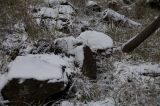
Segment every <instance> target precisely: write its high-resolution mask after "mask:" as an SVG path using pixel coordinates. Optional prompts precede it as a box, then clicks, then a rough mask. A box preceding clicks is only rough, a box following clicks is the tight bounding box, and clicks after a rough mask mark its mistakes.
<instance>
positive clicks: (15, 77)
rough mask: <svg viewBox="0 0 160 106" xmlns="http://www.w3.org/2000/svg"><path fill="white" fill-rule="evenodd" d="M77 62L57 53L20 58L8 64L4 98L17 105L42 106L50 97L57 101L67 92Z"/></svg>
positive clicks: (4, 83) (3, 92)
mask: <svg viewBox="0 0 160 106" xmlns="http://www.w3.org/2000/svg"><path fill="white" fill-rule="evenodd" d="M72 61H73V59H72V58H67V57H65V56H63V57H62V56H60V55H54V54H51V55H49V54H41V55H40V54H39V55H38V54H36V55H26V56H18V57H17V58H16V59H15V60H14V61H13V62H11V63H10V64H9V65H8V72H7V73H6V75H5V76H4V78H3V79H5V80H4V81H2V80H0V84H3V87H2V90H1V89H0V90H1V92H2V96H3V98H4V99H5V100H9V101H10V104H11V106H13V105H12V102H14V103H15V106H17V105H18V106H23V105H22V103H28V104H31V105H37V106H38V105H40V104H44V103H45V102H46V101H47V102H48V98H50V97H52V98H54V99H57V98H59V97H60V96H61V94H63V93H65V92H66V91H67V89H68V88H67V89H66V87H68V86H66V85H68V83H69V79H68V78H69V77H70V75H71V72H72V69H71V67H70V65H71V64H72Z"/></svg>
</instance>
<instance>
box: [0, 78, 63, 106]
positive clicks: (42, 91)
mask: <svg viewBox="0 0 160 106" xmlns="http://www.w3.org/2000/svg"><path fill="white" fill-rule="evenodd" d="M64 89H65V84H64V82H63V81H60V82H55V83H48V80H46V81H39V80H35V79H26V80H25V81H24V82H22V83H21V81H20V80H19V79H12V80H11V81H9V83H8V84H7V85H6V86H5V87H4V88H3V89H2V96H3V98H4V99H5V100H9V101H10V102H11V103H10V104H9V106H24V103H28V104H30V105H37V106H38V105H40V104H41V105H42V104H45V102H46V99H47V98H48V97H50V96H51V95H54V94H56V93H58V92H61V91H63V90H64ZM54 98H56V97H54ZM12 102H13V103H14V104H12Z"/></svg>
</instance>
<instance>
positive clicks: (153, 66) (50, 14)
mask: <svg viewBox="0 0 160 106" xmlns="http://www.w3.org/2000/svg"><path fill="white" fill-rule="evenodd" d="M44 1H45V4H43V5H42V6H38V11H37V13H32V15H33V17H34V18H35V20H36V21H37V24H39V25H41V24H45V25H46V26H47V27H49V28H50V29H54V30H51V32H52V36H54V38H56V39H55V40H54V41H51V42H52V43H54V47H56V48H60V49H61V50H62V52H65V53H67V54H72V55H74V56H71V57H70V58H69V57H65V56H64V55H63V56H62V54H60V55H55V54H48V53H44V52H43V53H44V54H35V55H33V54H28V53H30V52H29V51H31V50H32V49H33V44H32V43H31V42H28V37H29V36H28V34H27V32H25V28H24V25H23V23H20V25H19V24H16V25H15V28H16V29H21V31H22V32H23V33H19V32H18V31H19V30H18V31H17V32H15V33H11V34H8V35H7V36H5V37H4V40H3V41H2V43H1V45H0V47H1V46H2V47H4V49H5V50H8V51H12V49H14V48H17V47H21V48H20V52H23V53H22V54H21V53H19V54H18V55H23V56H17V57H16V59H15V60H8V62H10V61H11V62H10V63H9V64H8V63H6V65H7V66H8V68H9V69H8V72H6V73H0V90H1V89H2V87H4V85H5V84H6V83H7V82H8V81H9V80H11V79H13V78H21V79H23V80H21V81H24V79H28V78H34V79H37V80H46V79H48V80H49V82H52V83H53V82H57V81H60V80H63V81H65V80H66V74H70V73H71V72H74V73H76V76H75V77H77V78H75V77H74V78H73V86H74V87H75V88H76V93H75V96H74V98H68V99H66V100H60V101H58V104H60V106H117V105H123V106H141V105H142V106H155V105H157V104H158V103H157V101H158V100H159V99H158V97H159V95H160V93H159V89H160V86H159V85H160V84H159V81H160V79H159V76H157V77H155V76H152V74H155V73H157V74H158V75H159V73H160V63H159V60H160V59H158V57H159V31H157V32H156V33H155V35H157V36H155V37H153V38H151V39H149V41H147V42H148V43H147V44H146V43H145V44H144V45H143V44H142V46H140V48H138V49H136V50H135V52H133V53H131V54H130V55H135V54H136V55H138V59H137V58H136V59H134V58H129V59H128V58H127V55H126V54H123V53H122V55H124V57H123V56H122V55H121V54H119V55H113V56H111V57H109V58H108V57H105V56H99V55H98V54H96V56H97V59H96V60H97V66H98V73H97V76H98V77H97V80H96V81H90V80H88V79H87V78H86V77H84V76H83V75H81V73H79V70H81V67H82V65H83V60H84V55H83V54H84V53H83V47H84V45H87V46H89V47H90V48H91V49H92V51H94V52H96V50H98V49H108V48H112V47H113V45H116V46H117V45H118V46H121V44H122V43H124V41H127V40H128V38H132V36H133V35H135V34H137V33H138V32H139V31H140V30H141V28H139V26H141V27H142V28H144V26H145V25H148V23H149V22H150V21H153V19H154V18H153V19H152V18H151V19H150V18H148V17H146V16H144V17H143V19H136V18H135V16H134V14H135V13H134V12H132V13H133V14H131V15H126V14H125V12H124V14H123V15H122V13H123V10H121V11H122V12H119V11H114V10H112V9H109V8H106V7H107V6H106V7H103V8H104V9H103V10H104V11H103V12H98V13H96V12H93V14H92V15H86V13H84V14H82V15H79V14H77V11H79V10H80V9H78V10H77V11H75V8H74V6H73V5H71V4H69V5H68V4H67V5H64V4H63V3H65V2H66V0H44ZM98 2H100V1H98ZM77 3H78V2H77ZM105 3H107V2H105ZM105 3H104V4H105ZM61 4H63V5H61ZM97 4H98V3H97V2H96V0H92V1H90V0H89V2H87V4H84V6H85V5H86V6H93V5H97ZM98 5H99V4H98ZM127 6H128V7H129V8H133V9H131V10H127V8H126V10H124V11H126V12H130V11H132V10H134V9H135V7H134V4H133V5H127ZM127 6H126V5H124V7H123V8H125V7H127ZM76 9H77V7H76ZM83 9H84V10H85V7H84V8H83ZM148 10H149V12H148V13H147V14H148V15H147V16H151V17H155V16H157V13H156V12H155V13H154V12H153V10H150V9H146V11H148ZM90 11H91V10H90ZM91 13H92V12H91ZM126 16H129V17H130V18H131V19H133V20H134V21H133V20H131V19H130V18H127V17H126ZM44 17H45V18H44ZM106 17H108V18H110V19H111V20H112V21H111V20H110V19H109V20H107V21H111V22H110V24H108V23H107V22H104V21H102V19H104V18H106ZM114 21H116V22H122V23H123V24H126V23H128V26H129V27H132V26H136V27H134V28H135V29H134V28H133V29H132V28H125V27H124V26H125V25H124V26H123V27H121V26H116V25H115V24H114ZM43 22H44V23H43ZM139 22H140V23H139ZM83 25H86V26H87V27H88V26H89V29H90V30H88V31H84V32H82V31H81V27H82V26H83ZM64 26H65V27H66V26H67V27H69V29H70V28H71V27H73V29H72V30H75V32H76V33H75V32H74V31H73V32H74V33H69V34H68V35H67V34H65V33H63V32H59V31H57V32H56V31H55V28H57V29H62V28H64ZM136 28H137V29H136ZM71 32H72V31H71ZM81 32H82V33H81ZM47 34H48V33H47ZM70 35H75V36H70ZM59 36H60V37H61V38H57V37H59ZM37 39H38V38H37ZM48 39H51V38H50V37H49V38H48ZM33 42H36V41H33ZM49 43H50V42H49ZM146 45H147V46H146ZM148 45H149V46H148ZM45 48H46V47H45ZM136 51H137V52H136ZM153 51H154V52H153ZM40 53H41V52H40ZM141 53H142V54H141ZM147 53H148V54H147ZM141 55H142V56H141ZM7 56H8V57H9V55H8V54H7ZM153 56H154V57H153ZM143 57H145V58H147V59H148V57H150V58H153V60H151V59H150V60H145V58H143ZM0 58H1V56H0ZM139 60H140V61H141V62H139ZM154 60H156V61H154ZM157 60H158V61H157ZM75 61H76V62H77V63H78V64H79V66H80V67H78V68H77V67H73V66H74V65H73V64H74V62H75ZM62 66H66V69H65V72H62V69H61V68H62ZM77 70H78V71H77ZM2 71H3V70H2ZM145 73H147V75H146V74H145ZM150 75H151V76H150ZM0 101H1V96H0Z"/></svg>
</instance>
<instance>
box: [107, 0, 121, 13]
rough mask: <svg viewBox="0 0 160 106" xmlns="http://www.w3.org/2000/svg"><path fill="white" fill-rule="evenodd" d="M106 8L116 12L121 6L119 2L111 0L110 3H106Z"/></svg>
mask: <svg viewBox="0 0 160 106" xmlns="http://www.w3.org/2000/svg"><path fill="white" fill-rule="evenodd" d="M108 7H109V8H111V9H113V10H115V11H118V10H119V9H120V7H121V5H120V3H119V2H117V0H112V1H109V2H108Z"/></svg>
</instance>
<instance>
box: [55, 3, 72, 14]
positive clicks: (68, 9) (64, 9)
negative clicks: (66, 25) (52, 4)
mask: <svg viewBox="0 0 160 106" xmlns="http://www.w3.org/2000/svg"><path fill="white" fill-rule="evenodd" d="M57 9H58V11H59V13H63V14H70V15H72V14H74V10H73V8H72V7H71V6H70V5H59V6H57Z"/></svg>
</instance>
